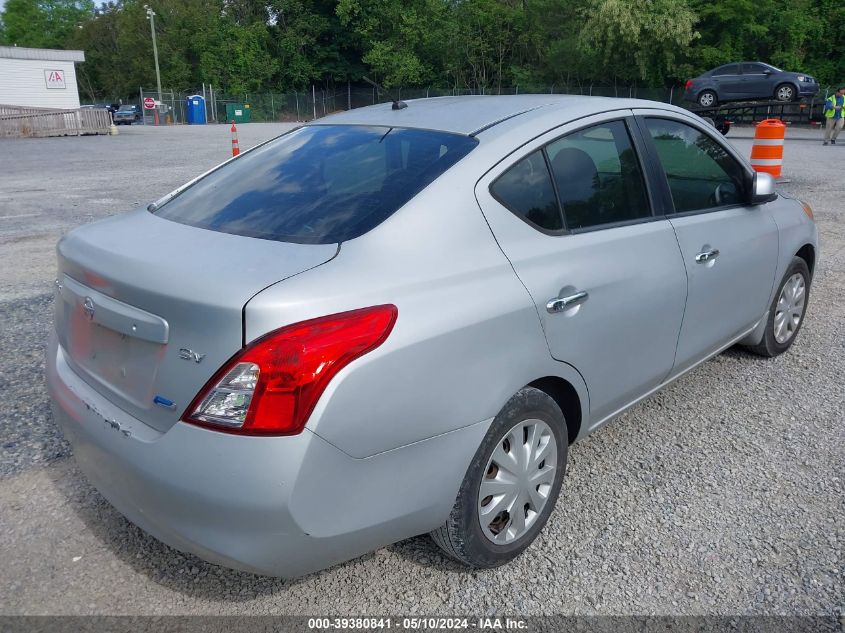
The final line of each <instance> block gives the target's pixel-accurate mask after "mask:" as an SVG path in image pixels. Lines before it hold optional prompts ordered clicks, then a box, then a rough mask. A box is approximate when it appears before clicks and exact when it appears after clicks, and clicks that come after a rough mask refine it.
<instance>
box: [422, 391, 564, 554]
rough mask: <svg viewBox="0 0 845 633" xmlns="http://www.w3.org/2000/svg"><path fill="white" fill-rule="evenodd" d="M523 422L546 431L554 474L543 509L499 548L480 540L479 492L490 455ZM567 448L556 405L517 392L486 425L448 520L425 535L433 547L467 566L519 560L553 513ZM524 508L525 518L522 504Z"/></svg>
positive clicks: (536, 395) (482, 536) (483, 538)
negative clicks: (542, 424)
mask: <svg viewBox="0 0 845 633" xmlns="http://www.w3.org/2000/svg"><path fill="white" fill-rule="evenodd" d="M526 420H540V421H542V422H545V423H546V424H547V425H548V427H549V428H550V429H551V432H552V436H553V438H554V441H555V443H556V449H557V459H556V461H555V464H556V471H555V473H554V480H553V482H552V483H551V487H550V491H549V494H548V496H547V497H546V501H545V505H544V506H543V507H542V510H541V511H540V512H539V513H538V514H537V516H536V519H534V520H533V523H532V524H531V525H530V527H528V528H527V529H526V531H525V533H524V534H522V535H521V536H520V537H518V538H516V539H515V540H514V541H513V542H511V543H508V544H502V545H499V544H496V543H494V542H493V541H491V540H490V539H489V538H488V537H487V536H485V533H484V531H483V529H482V526H481V522H480V520H479V517H478V506H479V494H480V493H479V490H480V486H481V484H482V480H483V478H484V477H485V474H486V473H487V465H488V462H489V461H490V459H491V457H492V455H493V451H494V450H496V449H498V448H499V447H500V445H503V446H504V444H503V442H504V443H506V442H507V434H508V433H509V431H510V430H511V429H513V427H514V426H516V425H517V424H519V423H520V422H521V421H526ZM567 449H568V434H567V430H566V420H565V419H564V417H563V413H562V412H561V410H560V407H558V405H557V403H556V402H555V401H554V400H553V399H552V398H551V397H550V396H549V395H548V394H546V393H545V392H543V391H541V390H539V389H535V388H534V387H525V388H523V389H521V390H520V391H519V392H518V393H517V394H516V395H515V396H513V397H512V398H511V399H510V400H509V401H508V403H507V404H506V405H505V406H504V408H503V409H502V410H501V411H500V412H499V414H498V415H497V416H496V418H495V419H494V420H493V423H492V424H491V425H490V429H489V430H488V431H487V435H486V436H485V438H484V440H483V441H482V442H481V446H479V447H478V450H477V451H476V453H475V456H474V457H473V460H472V463H471V464H470V466H469V468H468V469H467V473H466V475H465V477H464V481H463V483H462V484H461V488H460V490H459V492H458V497H457V499H456V501H455V505H454V507H453V508H452V512H451V514H450V515H449V519H448V521H446V523H445V524H444V525H442V526H441V527H440V528H438V529H436V530H434V531H433V532H431V537H432V539H434V542H435V543H437V545H439V546H440V548H441V549H443V551H444V552H446V554H448V555H449V556H450V557H452V558H454V559H455V560H457V561H459V562H461V563H464V564H465V565H469V566H471V567H479V568H490V567H497V566H499V565H502V564H504V563H506V562H508V561H510V560H512V559H514V558H516V557H517V556H519V555H520V554H521V553H522V552H523V551H524V550H525V549H526V548H527V547H528V546H529V545H531V543H532V542H533V541H534V539H535V538H537V535H538V534H539V533H540V531H541V530H542V529H543V526H544V525H545V524H546V521H547V520H548V518H549V515H550V514H551V513H552V510H554V507H555V503H556V502H557V498H558V494H559V493H560V487H561V484H562V483H563V475H564V472H565V470H566V458H567V453H568V451H567ZM505 450H507V449H505ZM544 462H545V460H543V463H544ZM541 467H542V463H541ZM538 490H539V487H538ZM517 503H519V502H517ZM525 507H526V510H525V512H526V515H527V514H528V510H527V507H528V505H527V504H526V506H525ZM508 524H510V521H509V522H508ZM491 525H492V524H491Z"/></svg>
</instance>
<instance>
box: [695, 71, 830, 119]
mask: <svg viewBox="0 0 845 633" xmlns="http://www.w3.org/2000/svg"><path fill="white" fill-rule="evenodd" d="M818 91H819V84H818V82H817V81H816V80H815V79H814V78H813V77H811V76H810V75H808V74H806V73H794V72H788V71H785V70H781V69H780V68H775V67H774V66H772V65H770V64H765V63H763V62H737V63H733V64H725V65H724V66H719V67H718V68H714V69H713V70H709V71H707V72H706V73H704V74H702V75H699V76H698V77H696V78H695V79H690V80H689V81H687V84H686V91H685V92H684V99H686V100H687V101H692V102H694V103H697V104H698V105H699V106H702V107H705V108H706V107H711V106H715V105H717V104H719V103H724V102H726V101H748V100H756V99H763V100H771V99H776V100H777V101H795V100H796V99H799V98H801V97H812V96H814V95H815V94H816V93H817V92H818Z"/></svg>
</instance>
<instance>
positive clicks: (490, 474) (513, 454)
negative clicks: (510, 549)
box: [478, 420, 557, 545]
mask: <svg viewBox="0 0 845 633" xmlns="http://www.w3.org/2000/svg"><path fill="white" fill-rule="evenodd" d="M556 471H557V444H556V442H555V436H554V433H552V430H551V428H550V427H549V425H548V424H546V423H545V422H543V421H542V420H524V421H522V422H520V423H519V424H517V425H515V426H514V427H513V428H512V429H511V430H510V431H508V432H507V433H506V434H505V436H504V437H503V438H502V439H501V440H499V443H498V444H497V445H496V448H495V450H494V451H493V455H492V456H491V457H490V459H489V460H488V462H487V467H486V468H485V470H484V476H483V478H482V480H481V486H480V487H479V491H478V520H479V522H480V524H481V530H482V531H483V532H484V536H486V537H487V538H488V539H489V540H490V541H492V542H493V543H496V544H497V545H505V544H508V543H513V542H514V541H516V540H517V539H519V538H520V537H521V536H523V535H524V534H525V533H526V532H527V531H528V530H529V529H530V528H531V526H532V525H534V522H535V521H536V520H537V518H538V517H539V516H540V514H541V513H542V511H543V508H545V506H546V503H547V502H548V499H549V495H550V494H551V491H552V485H553V484H554V480H555V474H556Z"/></svg>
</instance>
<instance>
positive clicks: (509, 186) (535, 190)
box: [490, 150, 563, 231]
mask: <svg viewBox="0 0 845 633" xmlns="http://www.w3.org/2000/svg"><path fill="white" fill-rule="evenodd" d="M490 193H492V194H493V197H494V198H496V200H498V201H499V202H500V203H502V204H503V205H504V206H506V207H507V208H508V209H510V210H511V212H513V213H514V214H515V215H517V216H518V217H520V218H522V219H523V220H525V221H527V222H528V223H530V224H533V225H534V226H536V227H538V228H541V229H544V230H546V231H559V230H560V229H562V228H563V221H562V220H561V217H560V207H559V206H558V203H557V198H556V197H555V190H554V186H553V185H552V179H551V176H550V175H549V168H548V166H547V165H546V159H545V157H544V156H543V152H542V150H538V151H536V152H534V153H533V154H529V155H528V156H526V157H525V158H523V159H522V160H521V161H519V162H518V163H516V164H515V165H514V166H513V167H511V168H510V169H508V170H507V171H506V172H505V173H504V174H502V175H501V176H499V178H498V179H497V180H496V182H494V183H493V185H492V186H491V187H490Z"/></svg>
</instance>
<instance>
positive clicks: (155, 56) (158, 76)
mask: <svg viewBox="0 0 845 633" xmlns="http://www.w3.org/2000/svg"><path fill="white" fill-rule="evenodd" d="M144 8H145V9H146V10H147V19H148V20H149V21H150V33H152V36H153V59H154V60H155V64H156V88H158V102H159V103H161V73H160V72H159V70H158V46H157V45H156V12H155V11H153V10H152V8H150V6H149V5H146V4H145V5H144ZM157 118H158V108H156V119H157Z"/></svg>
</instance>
